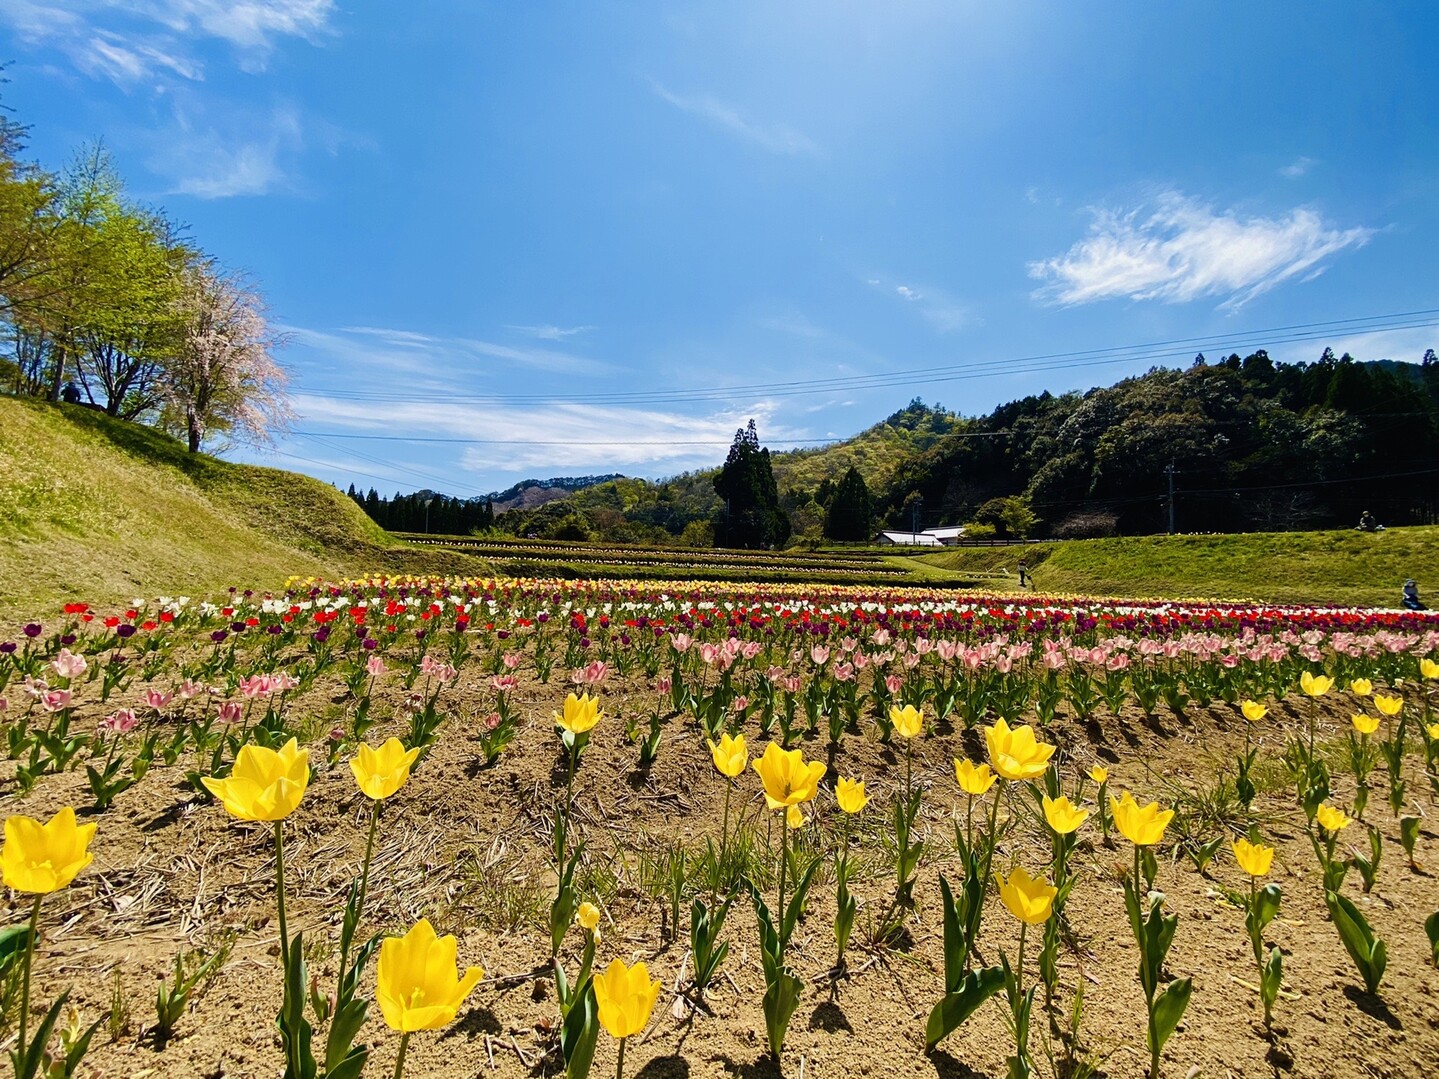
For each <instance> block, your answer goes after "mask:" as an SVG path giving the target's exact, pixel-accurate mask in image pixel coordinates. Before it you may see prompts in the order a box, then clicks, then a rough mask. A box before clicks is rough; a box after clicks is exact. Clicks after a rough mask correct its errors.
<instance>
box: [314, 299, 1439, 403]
mask: <svg viewBox="0 0 1439 1079" xmlns="http://www.w3.org/2000/svg"><path fill="white" fill-rule="evenodd" d="M1436 326H1439V308H1428V309H1423V310H1418V311H1405V312H1397V313H1394V314H1388V315H1365V316H1359V317H1355V318H1347V319H1334V320H1330V321H1326V322H1310V323H1296V324H1293V325H1290V326H1281V327H1271V328H1268V329H1258V330H1248V331H1240V332H1237V333H1233V334H1228V335H1226V338H1227V339H1228V340H1231V341H1234V340H1240V339H1250V340H1253V339H1262V340H1265V341H1266V342H1267V343H1268V344H1269V345H1271V346H1273V345H1278V344H1295V343H1299V342H1302V341H1310V340H1319V339H1322V338H1325V337H1331V336H1334V335H1336V334H1340V333H1346V334H1353V333H1374V332H1380V331H1385V332H1389V331H1395V330H1405V329H1423V328H1428V327H1436ZM1214 340H1215V339H1214V338H1213V337H1187V338H1173V339H1170V340H1166V341H1152V342H1146V343H1142V344H1132V345H1117V346H1109V347H1106V348H1098V349H1083V350H1076V351H1069V352H1053V353H1042V354H1038V355H1033V356H1018V357H1006V358H1000V359H992V360H975V361H970V362H966V363H957V364H945V365H939V366H931V367H918V368H908V369H903V370H898V371H883V372H875V373H872V374H865V375H846V376H835V377H830V378H812V379H795V380H788V381H782V382H761V383H748V384H739V385H734V386H710V387H690V388H684V389H672V390H619V391H609V392H596V393H590V394H585V395H583V396H580V397H567V396H561V395H554V394H508V395H503V394H488V395H487V394H456V393H453V392H440V391H436V392H434V393H413V394H396V393H393V392H391V391H379V390H374V391H371V390H343V389H342V390H334V391H329V392H327V393H326V396H328V397H331V398H334V399H337V400H356V401H362V400H384V401H390V402H395V403H431V404H438V403H465V402H486V403H490V404H496V405H505V404H508V405H525V404H529V405H539V404H564V403H583V404H611V405H614V404H628V405H636V404H644V403H653V404H661V403H668V404H673V403H678V402H694V401H711V400H727V399H732V398H733V397H734V396H735V395H736V394H763V395H766V396H773V397H791V396H802V395H809V394H818V393H831V392H838V391H841V390H862V389H884V388H891V387H895V386H903V385H918V384H924V385H934V384H942V383H947V382H955V381H962V380H967V379H973V378H987V377H993V376H994V375H995V374H999V373H1010V372H1012V371H1014V370H1016V369H1022V370H1026V371H1047V370H1057V369H1069V368H1083V367H1095V366H1103V365H1107V364H1114V363H1132V362H1141V361H1145V360H1149V361H1151V362H1152V361H1157V360H1163V359H1173V358H1175V357H1179V356H1186V355H1188V353H1189V350H1190V349H1191V348H1196V347H1198V348H1200V349H1201V350H1202V349H1203V347H1204V346H1205V343H1206V342H1209V343H1210V346H1211V347H1212V346H1213V344H1214Z"/></svg>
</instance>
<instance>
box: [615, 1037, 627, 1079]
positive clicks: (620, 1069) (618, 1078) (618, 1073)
mask: <svg viewBox="0 0 1439 1079" xmlns="http://www.w3.org/2000/svg"><path fill="white" fill-rule="evenodd" d="M627 1041H629V1039H628V1038H621V1039H620V1059H619V1063H617V1064H616V1065H615V1079H624V1074H625V1043H626V1042H627Z"/></svg>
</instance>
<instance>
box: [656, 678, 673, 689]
mask: <svg viewBox="0 0 1439 1079" xmlns="http://www.w3.org/2000/svg"><path fill="white" fill-rule="evenodd" d="M673 688H674V683H673V682H672V681H670V676H669V675H667V674H662V675H660V676H659V677H658V678H656V679H655V689H656V690H657V691H658V692H660V693H668V692H669V691H670V690H671V689H673Z"/></svg>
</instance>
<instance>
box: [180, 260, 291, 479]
mask: <svg viewBox="0 0 1439 1079" xmlns="http://www.w3.org/2000/svg"><path fill="white" fill-rule="evenodd" d="M184 278H185V280H184V284H183V287H182V295H181V299H180V305H181V310H182V311H183V314H184V322H183V325H184V329H183V334H182V337H181V341H180V344H179V348H178V349H177V350H176V353H175V355H174V356H173V357H172V358H170V359H169V360H168V361H167V362H166V364H165V372H164V376H163V389H162V393H163V396H164V407H163V413H162V422H163V424H164V426H165V427H167V428H168V429H170V430H172V431H174V432H175V433H176V434H183V437H184V438H185V440H186V442H187V444H188V445H189V447H190V452H192V453H194V452H195V451H197V450H198V449H199V448H200V444H201V443H202V442H204V440H205V439H206V438H207V437H210V436H214V435H223V436H225V437H227V438H229V439H231V440H233V441H237V442H248V443H251V444H259V445H266V444H269V443H271V442H272V441H273V439H274V435H275V434H276V433H277V432H279V431H283V430H284V429H285V428H286V427H287V426H288V424H289V422H290V420H291V418H292V415H293V414H292V412H291V410H290V404H289V398H288V396H287V394H286V385H287V383H288V381H289V379H288V377H287V376H286V374H285V370H284V368H283V367H281V366H280V364H279V363H278V362H277V361H276V359H275V356H274V353H275V351H276V350H277V349H279V348H280V347H282V346H283V345H284V343H285V339H284V337H283V335H281V334H278V333H276V332H275V331H274V330H273V329H271V327H270V325H269V321H268V319H267V317H266V310H265V302H264V299H263V298H262V297H261V296H260V294H259V292H258V291H257V290H256V289H255V287H254V286H253V285H252V284H251V283H250V282H249V281H248V280H247V279H246V278H245V277H243V276H242V275H239V274H234V273H227V272H224V271H222V270H220V269H218V268H217V267H216V266H214V265H213V264H210V263H199V264H196V265H193V266H191V267H190V268H188V269H187V270H186V271H185V274H184Z"/></svg>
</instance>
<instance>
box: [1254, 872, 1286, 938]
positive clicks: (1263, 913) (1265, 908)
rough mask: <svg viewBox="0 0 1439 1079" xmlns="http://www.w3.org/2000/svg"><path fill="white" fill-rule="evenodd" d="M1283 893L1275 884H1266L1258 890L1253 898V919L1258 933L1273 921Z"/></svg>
mask: <svg viewBox="0 0 1439 1079" xmlns="http://www.w3.org/2000/svg"><path fill="white" fill-rule="evenodd" d="M1283 897H1284V896H1283V893H1282V892H1281V891H1280V890H1279V885H1277V884H1266V885H1265V886H1264V887H1263V888H1261V889H1259V891H1258V893H1257V894H1256V895H1255V897H1254V918H1255V921H1256V922H1258V924H1259V930H1260V932H1263V930H1264V927H1265V926H1267V925H1268V924H1269V923H1270V922H1272V921H1273V920H1274V916H1275V915H1276V914H1278V913H1279V903H1280V900H1282V899H1283Z"/></svg>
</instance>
